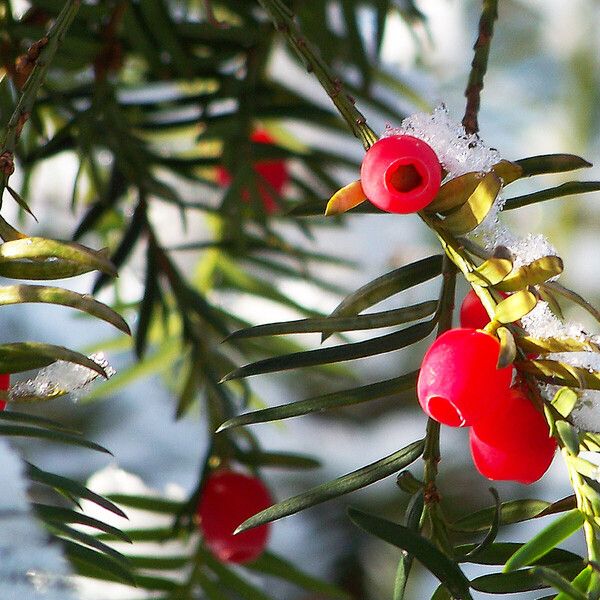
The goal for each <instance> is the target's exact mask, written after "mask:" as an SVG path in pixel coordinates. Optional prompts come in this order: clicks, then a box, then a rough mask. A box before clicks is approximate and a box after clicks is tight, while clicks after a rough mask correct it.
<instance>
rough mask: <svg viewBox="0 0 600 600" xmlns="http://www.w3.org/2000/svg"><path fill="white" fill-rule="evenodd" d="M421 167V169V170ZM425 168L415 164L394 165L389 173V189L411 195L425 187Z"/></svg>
mask: <svg viewBox="0 0 600 600" xmlns="http://www.w3.org/2000/svg"><path fill="white" fill-rule="evenodd" d="M419 167H421V168H419ZM423 180H424V178H423V167H422V165H415V164H413V163H402V162H400V163H399V164H393V165H392V166H391V167H390V168H389V169H388V171H387V184H388V187H391V188H392V189H394V190H396V191H397V192H400V193H401V194H409V193H410V192H414V191H417V189H418V188H420V187H422V186H423Z"/></svg>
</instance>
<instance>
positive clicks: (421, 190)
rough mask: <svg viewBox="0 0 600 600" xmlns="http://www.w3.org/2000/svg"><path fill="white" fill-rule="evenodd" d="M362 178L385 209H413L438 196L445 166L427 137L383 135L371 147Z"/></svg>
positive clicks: (368, 192)
mask: <svg viewBox="0 0 600 600" xmlns="http://www.w3.org/2000/svg"><path fill="white" fill-rule="evenodd" d="M360 181H361V185H362V188H363V190H364V192H365V195H366V197H367V198H368V199H369V200H370V201H371V202H372V203H373V204H374V205H375V206H377V207H378V208H380V209H381V210H385V211H386V212H392V213H403V214H406V213H412V212H417V211H419V210H421V209H422V208H425V207H426V206H427V205H428V204H429V203H430V202H431V201H432V200H433V199H434V198H435V195H436V194H437V192H438V190H439V189H440V184H441V181H442V167H441V166H440V162H439V160H438V157H437V155H436V153H435V152H434V151H433V150H432V148H431V147H430V146H429V145H428V144H426V143H425V142H424V141H423V140H420V139H418V138H415V137H412V136H410V135H395V136H390V137H385V138H381V139H380V140H379V141H377V142H375V144H373V146H371V148H370V149H369V150H368V151H367V153H366V154H365V157H364V159H363V162H362V166H361V168H360Z"/></svg>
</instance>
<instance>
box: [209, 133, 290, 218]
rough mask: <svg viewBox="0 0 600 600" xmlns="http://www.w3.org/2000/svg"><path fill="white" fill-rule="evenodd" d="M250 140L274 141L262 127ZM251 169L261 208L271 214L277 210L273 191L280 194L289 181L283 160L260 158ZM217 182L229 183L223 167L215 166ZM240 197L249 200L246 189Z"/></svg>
mask: <svg viewBox="0 0 600 600" xmlns="http://www.w3.org/2000/svg"><path fill="white" fill-rule="evenodd" d="M250 140H251V141H252V142H254V143H256V144H273V143H274V142H275V140H274V139H273V138H272V137H271V135H270V134H269V133H268V132H267V131H264V130H263V129H257V130H256V131H255V132H254V133H253V134H252V135H251V136H250ZM253 169H254V172H255V173H256V174H257V175H258V177H257V182H256V185H257V188H258V193H259V195H260V199H261V201H262V203H263V208H264V209H265V212H266V213H267V214H269V215H270V214H273V213H275V212H277V200H276V198H275V194H274V192H276V193H277V195H281V193H282V192H283V190H284V188H285V186H286V185H287V183H288V181H289V174H288V169H287V166H286V164H285V161H283V160H261V161H259V162H257V163H256V164H255V165H254V166H253ZM217 183H218V184H219V185H220V186H222V187H226V186H228V185H229V184H230V183H231V174H230V173H229V171H228V170H227V169H226V168H225V167H222V166H220V167H217ZM242 199H243V200H244V202H249V201H250V193H249V192H248V190H243V191H242Z"/></svg>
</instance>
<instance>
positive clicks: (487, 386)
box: [417, 329, 512, 427]
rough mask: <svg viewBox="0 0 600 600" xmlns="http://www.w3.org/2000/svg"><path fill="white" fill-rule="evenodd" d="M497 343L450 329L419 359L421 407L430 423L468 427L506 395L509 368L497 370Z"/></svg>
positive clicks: (480, 334)
mask: <svg viewBox="0 0 600 600" xmlns="http://www.w3.org/2000/svg"><path fill="white" fill-rule="evenodd" d="M499 354H500V342H499V341H498V340H497V339H496V338H495V337H493V336H491V335H488V334H487V333H484V332H483V331H478V330H477V329H451V330H450V331H446V332H445V333H443V334H442V335H441V336H440V337H439V338H437V339H436V340H435V341H434V342H433V344H432V345H431V346H430V348H429V350H427V352H426V353H425V356H424V357H423V362H422V363H421V370H420V372H419V378H418V380H417V396H418V398H419V402H420V403H421V407H422V408H423V410H424V411H425V413H426V414H427V415H429V416H430V417H431V418H432V419H435V420H436V421H439V422H440V423H443V424H444V425H450V426H452V427H463V426H464V425H472V424H473V423H475V422H476V421H477V420H478V419H480V418H481V417H482V416H484V415H485V414H486V413H488V412H489V411H490V410H493V409H495V406H496V404H497V402H498V401H499V400H500V399H501V398H502V397H503V396H504V395H506V392H507V391H508V388H509V386H510V382H511V378H512V367H510V366H509V367H504V368H503V369H497V368H496V364H497V362H498V356H499Z"/></svg>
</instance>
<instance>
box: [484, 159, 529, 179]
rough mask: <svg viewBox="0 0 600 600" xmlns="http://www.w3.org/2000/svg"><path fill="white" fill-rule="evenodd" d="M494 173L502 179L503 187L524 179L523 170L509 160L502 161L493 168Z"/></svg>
mask: <svg viewBox="0 0 600 600" xmlns="http://www.w3.org/2000/svg"><path fill="white" fill-rule="evenodd" d="M492 171H494V173H496V175H498V177H500V179H502V185H508V184H509V183H512V182H513V181H516V180H517V179H520V178H521V177H523V168H522V167H521V166H520V165H518V164H517V163H514V162H510V161H509V160H501V161H500V162H499V163H496V164H495V165H494V166H493V167H492Z"/></svg>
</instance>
